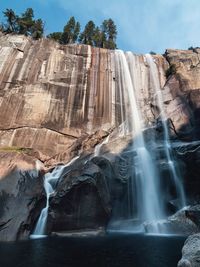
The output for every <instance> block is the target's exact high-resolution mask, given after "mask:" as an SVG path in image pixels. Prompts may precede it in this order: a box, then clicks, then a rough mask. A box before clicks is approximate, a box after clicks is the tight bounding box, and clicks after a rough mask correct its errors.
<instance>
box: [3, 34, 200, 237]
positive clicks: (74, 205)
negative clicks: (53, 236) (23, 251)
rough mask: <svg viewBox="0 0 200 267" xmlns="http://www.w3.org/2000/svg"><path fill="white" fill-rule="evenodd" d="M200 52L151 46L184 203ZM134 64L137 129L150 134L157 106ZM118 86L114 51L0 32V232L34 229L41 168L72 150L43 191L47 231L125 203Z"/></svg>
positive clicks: (146, 76) (195, 159) (88, 223)
mask: <svg viewBox="0 0 200 267" xmlns="http://www.w3.org/2000/svg"><path fill="white" fill-rule="evenodd" d="M199 56H200V50H199V49H195V50H194V51H192V50H188V51H182V50H167V51H166V54H165V56H161V55H156V56H154V60H155V62H156V64H157V69H158V73H159V81H160V85H161V87H162V95H163V103H162V104H163V108H164V110H165V112H166V114H167V118H168V126H169V129H170V137H171V139H172V140H174V141H176V142H174V153H175V156H176V158H177V162H179V163H180V165H181V166H182V168H181V170H182V177H183V182H184V184H185V187H186V191H187V195H188V198H189V200H190V201H191V203H193V202H194V201H198V200H199V196H200V190H199V189H198V188H199V168H198V164H199V160H200V154H199V153H200V152H199V138H200V136H199V134H200V120H199V107H200V78H199V77H200V75H199V74H200V65H199ZM137 64H138V66H140V73H142V74H141V75H142V77H141V80H142V84H141V87H140V91H138V92H137V93H138V99H139V105H140V108H141V110H142V112H143V116H144V125H145V126H146V127H147V126H148V129H147V130H146V133H145V138H146V139H147V140H148V139H151V137H152V132H153V133H154V135H156V138H158V139H159V138H160V136H162V129H160V110H159V107H158V106H157V104H156V101H155V91H154V88H153V84H152V82H151V78H150V76H151V74H150V70H149V66H148V64H147V61H146V59H145V57H144V56H142V55H140V56H137ZM172 66H173V71H171V72H170V68H172ZM167 70H169V71H168V74H169V75H168V77H167V78H166V77H165V72H166V71H167ZM122 87H123V69H122V66H121V65H120V61H118V58H117V56H116V53H115V51H109V50H105V49H99V48H92V47H90V46H85V45H67V46H62V45H59V44H57V43H55V42H53V41H50V40H47V39H41V40H39V41H33V40H32V39H30V38H27V37H24V36H16V35H3V34H1V35H0V166H1V167H0V203H1V204H0V240H15V239H23V238H27V237H28V236H29V235H30V233H31V232H33V229H34V227H35V224H36V221H37V218H38V216H39V213H40V211H41V209H42V208H43V207H44V206H45V192H44V189H43V186H42V182H43V178H44V174H45V173H47V172H52V170H53V169H54V167H55V166H56V165H58V164H62V163H63V164H64V163H67V162H68V161H69V160H71V159H72V158H73V157H74V156H77V155H79V156H80V157H79V159H78V160H77V161H76V162H75V163H74V164H73V165H72V166H71V167H70V169H69V168H68V167H66V170H65V171H64V172H63V174H62V177H61V178H60V180H59V183H58V184H57V185H56V191H55V193H54V195H53V196H52V197H51V199H50V211H49V216H48V226H47V232H48V233H51V232H52V231H66V230H72V229H83V228H84V229H86V228H95V229H96V228H98V227H105V226H106V225H107V223H108V222H109V219H110V218H111V214H112V216H117V217H123V216H125V215H126V214H127V213H128V211H127V210H125V209H124V208H123V207H122V206H120V205H121V203H123V202H124V201H125V202H126V201H127V199H126V198H127V194H126V190H127V183H128V182H127V181H128V179H129V176H130V172H131V170H132V160H131V158H132V156H130V152H129V148H130V146H131V142H132V139H131V136H130V130H129V129H127V121H128V120H129V116H128V115H129V108H127V107H126V99H127V95H126V93H124V90H122ZM124 131H125V132H126V134H125V135H124ZM107 136H109V143H107V144H106V137H107ZM102 141H104V143H105V144H104V145H103V146H102V150H101V153H99V150H98V148H99V147H98V144H100V143H102ZM159 153H160V154H162V151H160V152H159ZM94 156H96V157H94ZM102 156H103V157H102ZM158 164H160V166H161V165H163V162H162V160H160V161H159V160H158ZM162 171H163V172H166V170H165V169H164V168H163V170H162ZM169 191H170V189H169ZM172 206H173V205H172ZM172 206H170V208H171V209H172V210H173V207H172ZM116 207H117V208H118V210H120V213H118V214H116V213H117V212H116Z"/></svg>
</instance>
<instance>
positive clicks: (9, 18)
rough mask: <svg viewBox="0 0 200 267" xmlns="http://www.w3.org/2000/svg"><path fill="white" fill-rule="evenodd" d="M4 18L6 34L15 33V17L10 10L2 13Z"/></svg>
mask: <svg viewBox="0 0 200 267" xmlns="http://www.w3.org/2000/svg"><path fill="white" fill-rule="evenodd" d="M3 14H4V17H5V18H6V22H7V23H6V25H5V26H4V28H5V31H6V32H8V33H9V32H17V19H18V17H17V15H16V14H15V12H14V11H13V10H12V9H8V8H7V9H6V11H4V12H3Z"/></svg>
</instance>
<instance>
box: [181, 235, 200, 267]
mask: <svg viewBox="0 0 200 267" xmlns="http://www.w3.org/2000/svg"><path fill="white" fill-rule="evenodd" d="M177 266H178V267H199V266H200V234H194V235H191V236H189V237H188V238H187V240H186V241H185V243H184V246H183V249H182V258H181V260H180V261H179V262H178V265H177Z"/></svg>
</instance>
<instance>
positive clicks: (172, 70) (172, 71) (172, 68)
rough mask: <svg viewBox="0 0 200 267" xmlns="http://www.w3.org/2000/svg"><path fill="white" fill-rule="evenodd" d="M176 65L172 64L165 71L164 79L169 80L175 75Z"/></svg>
mask: <svg viewBox="0 0 200 267" xmlns="http://www.w3.org/2000/svg"><path fill="white" fill-rule="evenodd" d="M176 71H177V70H176V65H175V64H172V65H170V67H169V68H168V69H167V70H166V72H165V76H166V78H169V77H170V76H171V75H173V74H176Z"/></svg>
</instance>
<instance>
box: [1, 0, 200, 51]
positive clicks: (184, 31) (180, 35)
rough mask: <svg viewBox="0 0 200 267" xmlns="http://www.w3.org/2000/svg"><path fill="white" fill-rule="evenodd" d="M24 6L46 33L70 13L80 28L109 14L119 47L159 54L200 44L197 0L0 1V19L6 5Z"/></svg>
mask: <svg viewBox="0 0 200 267" xmlns="http://www.w3.org/2000/svg"><path fill="white" fill-rule="evenodd" d="M27 7H32V8H33V9H34V11H35V17H36V18H42V19H43V20H44V21H45V23H46V24H45V31H46V33H49V32H53V31H61V30H62V29H63V26H64V25H65V24H66V22H67V20H68V19H69V17H70V16H75V18H76V19H77V20H78V21H79V22H80V23H81V26H82V27H84V25H85V24H86V23H87V22H88V21H89V20H93V21H94V22H95V23H96V24H97V25H100V24H101V22H102V21H103V20H104V19H106V18H110V17H111V18H112V19H113V20H114V21H115V23H116V25H117V29H118V39H117V44H118V48H120V49H123V50H130V51H133V52H136V53H147V52H150V51H155V52H158V53H163V52H164V51H165V49H166V48H179V49H187V48H188V47H189V46H200V0H101V1H100V0H99V1H97V0H0V20H2V18H3V16H2V11H3V10H5V9H6V8H12V9H14V10H15V11H16V13H17V14H20V13H21V12H23V11H24V10H25V9H26V8H27Z"/></svg>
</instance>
